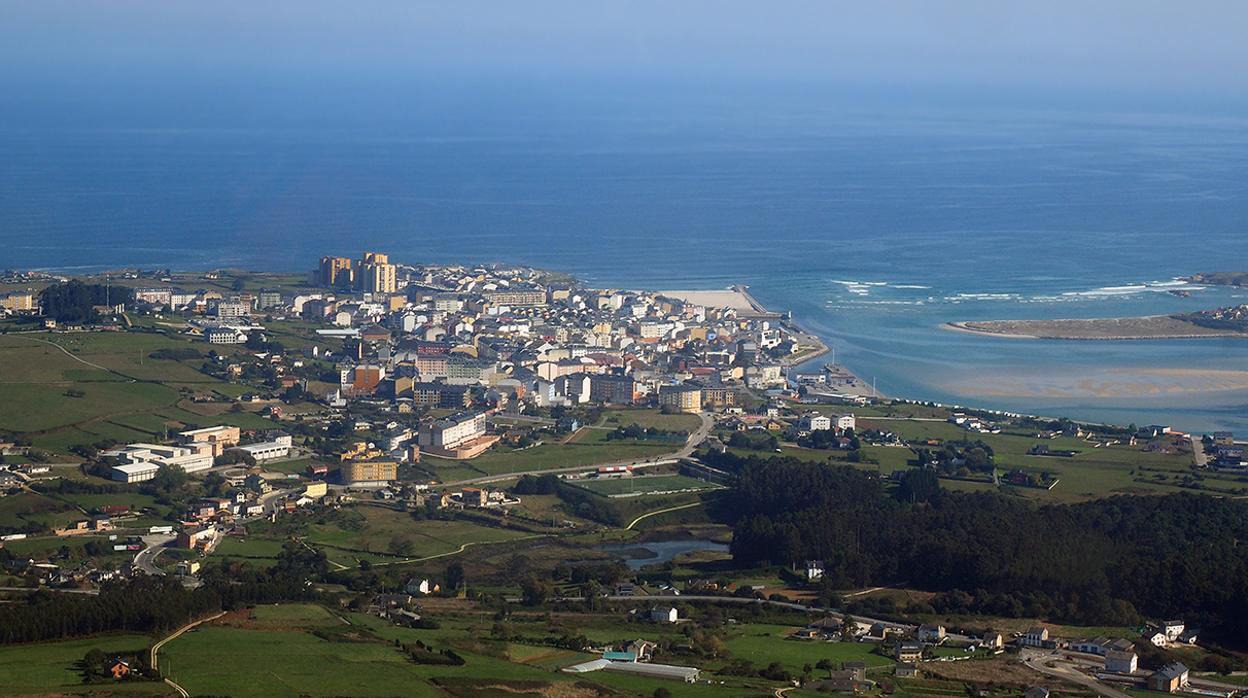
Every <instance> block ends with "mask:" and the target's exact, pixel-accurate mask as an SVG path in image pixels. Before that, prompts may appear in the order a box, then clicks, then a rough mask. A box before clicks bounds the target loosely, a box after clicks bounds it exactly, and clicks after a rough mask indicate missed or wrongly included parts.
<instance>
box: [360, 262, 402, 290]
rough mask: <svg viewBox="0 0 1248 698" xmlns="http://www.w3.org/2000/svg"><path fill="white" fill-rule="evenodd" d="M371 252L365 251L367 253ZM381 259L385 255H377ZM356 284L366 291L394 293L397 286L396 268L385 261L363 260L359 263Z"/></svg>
mask: <svg viewBox="0 0 1248 698" xmlns="http://www.w3.org/2000/svg"><path fill="white" fill-rule="evenodd" d="M369 254H372V253H371V252H369V253H366V255H365V256H366V257H367V255H369ZM377 256H379V257H381V258H382V259H384V258H385V255H377ZM356 280H357V281H358V286H359V287H360V290H361V291H364V292H366V293H394V291H395V289H397V288H398V270H397V268H396V267H395V266H394V265H393V264H388V263H386V262H369V261H365V262H364V263H363V264H361V265H360V272H359V274H358V276H357V279H356Z"/></svg>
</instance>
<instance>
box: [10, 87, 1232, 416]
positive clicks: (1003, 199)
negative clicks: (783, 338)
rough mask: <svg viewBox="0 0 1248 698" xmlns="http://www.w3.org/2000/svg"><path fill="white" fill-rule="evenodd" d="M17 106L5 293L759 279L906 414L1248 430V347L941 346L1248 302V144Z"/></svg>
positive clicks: (681, 122) (818, 125) (587, 97)
mask: <svg viewBox="0 0 1248 698" xmlns="http://www.w3.org/2000/svg"><path fill="white" fill-rule="evenodd" d="M448 94H449V95H451V96H447V95H448ZM3 106H4V107H5V108H4V109H3V110H0V153H3V156H2V157H0V268H6V267H12V268H49V269H65V270H97V269H101V268H113V267H119V266H140V267H147V268H150V267H156V266H161V267H165V266H168V267H174V268H178V269H207V268H212V267H218V266H231V267H244V268H253V269H276V270H304V269H310V268H312V266H313V265H314V264H315V262H316V260H317V258H318V257H319V256H320V255H322V254H329V253H333V254H358V253H359V252H360V251H362V250H364V249H377V250H385V251H388V252H390V253H391V254H392V255H393V256H394V257H395V258H397V259H399V260H403V261H409V262H450V261H463V262H483V261H501V262H511V263H525V264H533V265H537V266H541V267H546V268H551V269H557V270H561V271H566V272H569V273H572V274H575V275H577V276H579V277H580V278H582V279H585V280H586V281H588V282H590V283H594V284H601V285H611V286H626V287H645V288H660V289H661V288H673V287H680V288H691V287H704V288H719V287H723V286H727V285H729V284H732V283H746V284H749V285H750V286H751V289H752V291H753V293H754V294H755V295H756V296H757V297H758V298H759V299H760V300H761V301H763V302H764V303H766V304H767V305H769V306H771V307H774V308H777V309H788V310H792V311H793V312H794V314H795V316H796V317H797V319H798V320H799V321H801V322H802V323H803V324H805V325H806V326H807V327H808V328H810V329H812V330H814V331H816V332H818V333H820V334H821V335H822V336H824V337H826V338H827V339H828V340H829V341H830V343H831V344H832V345H833V346H835V348H836V350H837V360H838V361H840V362H842V363H844V364H846V365H847V366H849V367H850V368H851V369H853V370H854V371H856V372H858V373H859V374H860V375H862V376H863V377H864V378H866V379H868V380H871V379H875V380H876V381H877V385H878V386H879V389H880V390H881V391H883V392H885V393H887V394H891V395H901V396H906V397H914V398H918V399H931V400H940V401H944V402H950V403H958V404H975V405H982V406H989V407H997V408H1003V409H1013V410H1019V411H1025V412H1034V413H1042V414H1066V415H1070V416H1074V417H1078V418H1084V419H1092V420H1102V421H1116V422H1124V423H1125V422H1136V423H1168V424H1173V425H1175V426H1176V427H1179V428H1186V429H1192V430H1212V429H1219V428H1230V429H1237V430H1239V431H1240V432H1244V433H1248V373H1246V372H1248V341H1241V340H1230V339H1207V340H1176V341H1136V342H1055V341H1023V340H1008V339H998V338H990V337H979V336H973V335H968V334H959V333H954V332H949V331H946V330H943V329H941V325H942V323H944V322H947V321H951V320H974V319H993V318H998V319H1006V318H1057V317H1102V316H1118V315H1135V314H1154V313H1168V312H1175V311H1187V310H1196V309H1202V308H1209V307H1215V306H1220V305H1226V304H1231V303H1248V289H1240V290H1235V289H1225V288H1222V289H1219V288H1208V287H1198V286H1192V285H1185V284H1182V283H1181V282H1178V281H1175V278H1176V277H1179V276H1182V275H1186V274H1191V273H1194V272H1200V271H1211V270H1248V128H1245V127H1246V126H1248V120H1242V119H1237V118H1232V117H1217V118H1214V117H1187V116H1174V115H1168V114H1152V113H1149V114H1140V113H1129V114H1122V113H1115V112H1111V111H1081V110H1078V109H1068V110H1062V111H1057V110H1036V109H1001V108H994V109H983V108H976V109H972V108H969V107H963V106H958V105H944V106H930V107H920V106H915V105H909V106H905V107H898V106H896V105H889V104H879V105H876V106H871V105H865V104H857V103H851V102H848V101H845V100H841V101H837V100H835V99H830V98H828V97H827V96H826V95H802V94H796V95H795V94H783V95H769V96H768V98H767V99H759V98H757V96H751V95H733V94H716V95H683V94H667V95H664V96H663V98H661V99H659V98H653V97H652V98H649V99H644V100H643V99H637V98H633V96H632V95H622V94H615V93H612V94H607V95H605V96H597V97H595V96H592V94H591V93H581V92H578V93H576V94H574V95H571V96H568V95H554V96H552V95H551V94H539V95H526V94H508V95H506V96H505V98H497V97H491V98H490V99H485V98H482V99H467V98H464V97H463V96H462V95H458V96H457V95H455V93H454V91H450V92H446V91H443V92H439V93H437V94H433V93H419V94H415V95H405V96H399V97H395V98H394V99H393V100H381V99H374V100H372V101H365V102H364V103H363V104H362V105H357V106H358V108H352V107H351V106H350V105H344V104H343V103H342V100H338V99H335V98H332V97H329V96H325V95H319V96H317V95H314V96H308V97H307V98H306V99H302V100H293V99H291V98H290V96H289V95H284V96H283V98H282V99H281V100H276V99H274V100H270V101H265V100H263V99H258V98H257V99H255V100H251V101H247V100H236V101H233V102H231V101H228V100H223V101H221V102H215V101H212V100H207V99H201V100H198V101H197V100H194V99H188V100H185V101H184V102H179V101H177V100H172V101H171V100H160V101H144V100H139V99H134V100H121V99H120V98H117V99H113V100H110V99H105V98H103V97H99V96H98V95H97V96H96V97H94V98H93V100H87V101H86V102H85V103H82V104H79V103H70V104H66V103H62V102H55V101H46V100H45V101H39V100H30V101H16V102H15V101H13V100H12V98H9V100H8V101H7V102H5V103H4V104H3ZM1178 289H1182V290H1185V291H1187V292H1189V293H1190V296H1188V297H1179V296H1177V295H1174V294H1172V293H1170V291H1174V290H1178Z"/></svg>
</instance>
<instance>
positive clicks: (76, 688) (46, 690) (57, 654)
mask: <svg viewBox="0 0 1248 698" xmlns="http://www.w3.org/2000/svg"><path fill="white" fill-rule="evenodd" d="M150 644H151V640H149V639H148V638H147V637H146V636H143V635H104V636H100V637H93V638H88V639H85V640H67V641H64V642H47V643H41V644H37V645H10V646H6V647H5V648H4V649H3V650H0V695H10V694H14V695H15V694H26V693H35V694H40V695H49V694H61V693H88V692H91V691H92V690H96V691H98V690H100V689H101V688H107V689H108V690H109V691H117V692H124V693H126V694H132V693H133V694H140V693H149V694H161V695H163V694H166V693H167V692H168V686H166V685H164V684H163V683H155V682H142V683H140V682H135V683H128V684H120V685H116V686H114V685H108V686H106V687H102V686H89V685H84V684H83V683H82V674H81V672H80V671H79V670H78V669H77V668H76V667H75V666H74V664H75V662H77V661H78V660H80V659H82V658H83V656H84V655H86V653H87V652H89V651H90V650H92V649H100V650H102V651H104V652H106V653H107V652H130V653H133V652H134V651H137V650H142V649H143V648H145V647H147V646H148V645H150Z"/></svg>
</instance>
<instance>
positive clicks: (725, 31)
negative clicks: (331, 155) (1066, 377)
mask: <svg viewBox="0 0 1248 698" xmlns="http://www.w3.org/2000/svg"><path fill="white" fill-rule="evenodd" d="M2 7H3V10H2V12H0V16H2V18H3V21H0V87H5V88H6V89H5V94H4V96H2V97H0V104H6V105H7V106H8V107H9V108H19V109H20V108H22V107H23V106H29V105H30V103H31V102H45V101H52V102H55V101H56V100H70V101H71V102H72V101H75V100H76V101H78V102H79V103H82V102H86V103H90V102H93V101H105V102H108V101H111V100H126V99H134V100H140V101H142V100H145V99H150V100H159V99H161V98H162V97H169V98H173V97H175V96H180V95H183V94H185V93H187V92H195V93H198V94H199V95H200V96H201V98H204V99H218V100H221V101H222V106H221V107H220V108H225V109H227V110H228V108H229V106H230V105H231V104H233V103H245V102H248V101H253V100H256V101H265V100H270V101H272V100H277V101H281V100H283V99H289V100H291V101H292V102H293V101H297V100H299V99H303V97H301V96H300V95H301V94H302V93H303V92H306V91H307V90H309V89H315V90H319V91H320V92H321V93H323V94H325V95H332V94H333V93H336V92H342V93H343V94H344V95H345V96H346V97H348V98H352V99H354V100H356V101H357V103H358V105H359V108H360V109H363V110H365V111H373V110H376V111H379V112H384V111H385V110H386V109H388V108H393V107H394V104H393V102H392V101H391V99H390V98H391V97H392V96H393V95H394V93H396V92H399V93H401V92H404V91H408V90H416V91H420V90H425V89H429V88H430V86H436V87H437V88H438V89H440V90H443V91H454V89H455V87H456V85H458V86H459V87H460V89H461V90H462V92H463V93H465V94H473V93H476V94H493V93H494V92H497V91H503V92H507V91H516V92H524V91H527V90H530V89H531V90H536V91H539V92H549V93H552V94H557V93H559V92H560V91H561V90H563V91H566V92H572V93H574V92H578V91H584V90H586V89H587V88H589V91H595V90H597V91H602V92H609V91H610V90H612V89H636V90H637V94H638V97H639V98H643V99H647V98H658V97H661V96H662V92H663V91H664V90H669V91H673V92H677V93H680V92H689V91H693V92H700V91H703V90H705V91H707V92H708V93H711V94H716V93H719V92H733V91H742V90H748V91H750V92H751V94H757V95H759V97H765V94H766V91H767V89H769V88H770V89H774V90H780V91H785V90H788V91H791V92H803V91H805V92H812V91H813V92H821V93H823V94H821V95H818V96H820V97H822V98H824V99H827V100H833V101H834V100H842V101H846V102H852V101H854V100H856V99H868V100H883V101H887V102H895V103H900V104H905V103H907V102H909V101H915V102H918V103H929V102H936V103H941V102H949V103H957V102H959V101H965V102H970V103H977V104H980V105H995V104H1002V105H1013V104H1023V105H1028V106H1043V105H1046V104H1060V105H1063V106H1065V107H1069V106H1071V105H1082V104H1084V103H1087V104H1089V105H1091V106H1092V107H1093V108H1097V109H1115V108H1116V109H1122V110H1124V111H1131V110H1135V109H1147V110H1155V111H1167V112H1173V113H1202V112H1210V113H1226V112H1230V113H1236V114H1238V113H1241V112H1243V111H1244V110H1243V107H1244V105H1245V98H1244V97H1243V96H1242V95H1244V94H1245V93H1246V92H1248V91H1246V90H1245V88H1248V71H1245V70H1244V67H1245V66H1248V43H1246V42H1243V41H1241V40H1240V34H1241V32H1240V31H1239V28H1240V27H1242V26H1245V25H1246V24H1248V5H1244V4H1242V3H1232V2H1204V3H1184V4H1177V3H1162V2H1129V1H1121V0H1119V1H1114V2H1101V3H1094V4H1087V3H1079V2H1070V1H1059V2H1047V3H1042V4H1041V3H1026V4H1024V3H996V2H980V1H975V2H971V1H966V2H951V3H924V2H908V1H897V0H894V1H890V2H881V3H869V4H861V3H818V2H781V3H768V4H766V5H765V6H764V5H762V4H755V3H741V2H729V3H710V2H684V3H670V4H669V3H658V2H631V3H618V2H609V3H593V4H584V3H576V2H565V1H558V2H555V1H549V0H548V1H543V2H535V3H523V4H520V3H515V4H511V3H497V4H495V3H484V2H462V3H454V4H439V3H408V2H394V1H389V0H386V1H382V0H374V1H372V2H364V3H352V4H350V5H349V6H346V5H339V4H337V3H329V2H319V1H314V2H286V1H283V2H266V3H248V2H238V1H234V0H231V1H227V2H222V3H213V4H211V5H198V4H185V3H172V4H171V3H164V2H154V1H150V0H142V1H131V2H110V3H102V2H98V3H68V2H58V1H53V2H40V3H18V2H7V3H5V4H4V5H3V6H2ZM650 93H656V94H650ZM808 96H809V95H808ZM289 106H290V107H292V108H293V107H296V106H297V104H291V105H289Z"/></svg>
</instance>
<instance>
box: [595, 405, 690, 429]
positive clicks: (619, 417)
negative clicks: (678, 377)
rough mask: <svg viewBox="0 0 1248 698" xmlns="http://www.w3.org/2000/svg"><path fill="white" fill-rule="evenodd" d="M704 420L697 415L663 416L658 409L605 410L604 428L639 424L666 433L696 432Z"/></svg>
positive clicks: (603, 414) (603, 415) (602, 423)
mask: <svg viewBox="0 0 1248 698" xmlns="http://www.w3.org/2000/svg"><path fill="white" fill-rule="evenodd" d="M701 423H702V420H700V419H699V418H698V416H697V415H696V414H663V413H662V412H660V411H659V410H657V409H615V410H604V411H603V413H602V422H600V424H601V425H602V426H608V427H611V428H615V427H626V426H628V425H630V424H637V425H639V426H643V427H654V428H656V429H662V430H664V431H683V432H693V431H696V430H697V428H698V425H700V424H701Z"/></svg>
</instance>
